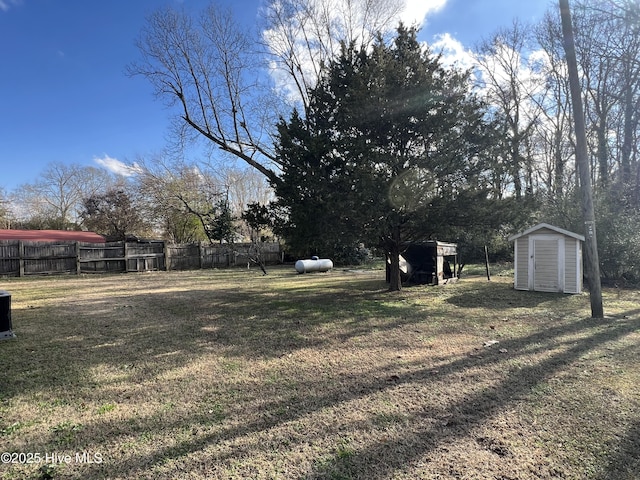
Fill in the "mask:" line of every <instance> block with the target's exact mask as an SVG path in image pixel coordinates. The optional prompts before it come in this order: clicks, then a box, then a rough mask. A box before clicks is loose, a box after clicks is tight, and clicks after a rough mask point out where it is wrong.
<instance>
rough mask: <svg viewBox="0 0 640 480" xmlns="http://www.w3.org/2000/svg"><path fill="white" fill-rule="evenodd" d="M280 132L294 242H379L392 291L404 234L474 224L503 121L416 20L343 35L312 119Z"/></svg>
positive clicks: (293, 121)
mask: <svg viewBox="0 0 640 480" xmlns="http://www.w3.org/2000/svg"><path fill="white" fill-rule="evenodd" d="M278 131H279V143H278V145H277V153H278V156H279V160H280V162H281V164H282V166H283V170H282V172H283V173H282V176H281V182H280V184H279V185H274V187H275V191H276V195H277V196H278V205H279V206H280V207H282V208H284V210H285V211H286V212H287V214H288V217H289V220H290V225H289V228H288V230H286V231H284V232H282V233H284V235H285V237H286V238H287V240H288V241H289V242H290V243H291V244H294V245H297V246H301V245H303V244H305V243H306V244H307V245H309V246H316V245H322V246H324V247H325V248H328V250H329V252H328V253H331V254H335V253H337V252H336V250H337V249H339V248H341V247H345V246H347V247H349V246H352V245H354V243H358V242H363V243H366V244H368V245H374V244H378V245H380V246H382V247H383V248H384V249H385V251H386V253H387V254H388V255H389V258H390V259H391V286H390V288H391V289H392V290H397V289H400V288H401V284H400V270H399V263H398V256H399V254H400V253H401V245H402V241H403V240H406V239H409V238H411V237H413V238H415V237H422V238H425V237H428V236H429V234H433V233H436V232H435V231H434V228H433V227H434V226H436V225H442V224H445V223H448V224H460V225H464V224H467V223H469V222H474V221H476V220H478V219H474V218H472V216H470V215H469V213H470V212H469V210H468V208H467V207H468V206H469V203H468V202H473V205H474V206H476V204H477V202H478V201H482V200H487V199H488V197H487V193H486V192H488V185H487V179H486V178H485V173H486V162H487V160H488V158H487V157H488V153H487V152H488V151H489V149H488V145H489V144H490V143H489V142H490V141H491V137H492V134H493V131H492V130H491V128H490V127H489V126H488V125H487V124H486V122H485V121H484V110H483V107H482V105H481V104H480V102H479V101H477V100H476V99H475V97H474V96H473V95H471V94H470V89H469V82H468V75H467V74H466V73H462V72H458V71H456V70H453V69H447V68H445V67H444V66H443V65H442V63H441V62H440V58H439V57H438V56H436V55H433V54H431V52H430V51H429V50H428V49H427V48H426V47H424V46H423V45H421V44H420V43H419V42H418V41H417V39H416V30H415V29H412V28H405V27H404V26H402V25H401V26H400V27H399V28H398V31H397V35H396V37H395V39H394V40H393V42H391V43H390V44H387V43H385V42H384V41H383V39H382V38H379V39H378V41H377V42H376V43H375V45H374V47H373V48H372V49H370V50H367V49H362V48H361V49H356V48H355V47H354V46H353V45H343V48H342V53H341V55H340V56H339V57H338V58H337V59H336V60H335V61H334V62H332V63H331V64H330V65H329V66H328V67H327V69H326V72H325V75H324V76H323V78H322V79H321V81H320V82H319V83H318V85H317V86H316V87H315V88H314V89H313V90H312V92H311V95H310V108H309V110H308V114H307V117H306V118H304V119H303V118H300V116H299V115H298V114H297V113H294V114H293V115H292V117H291V118H290V120H289V121H288V122H285V121H281V122H280V124H279V128H278ZM470 192H473V194H470ZM472 197H473V198H472ZM474 208H475V207H474ZM476 210H477V209H476ZM470 217H471V218H470ZM331 248H332V249H333V251H331Z"/></svg>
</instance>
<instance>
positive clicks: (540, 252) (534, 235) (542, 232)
mask: <svg viewBox="0 0 640 480" xmlns="http://www.w3.org/2000/svg"><path fill="white" fill-rule="evenodd" d="M509 241H512V242H514V262H513V263H514V288H515V289H516V290H533V291H537V292H563V293H580V292H582V242H584V236H582V235H579V234H577V233H573V232H570V231H568V230H564V229H562V228H559V227H555V226H553V225H549V224H548V223H541V224H539V225H536V226H535V227H531V228H530V229H528V230H525V231H524V232H522V233H518V234H517V235H512V236H511V237H509Z"/></svg>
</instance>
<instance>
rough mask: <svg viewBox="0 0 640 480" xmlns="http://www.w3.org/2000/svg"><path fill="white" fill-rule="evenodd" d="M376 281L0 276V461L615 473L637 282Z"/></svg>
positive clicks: (373, 475) (63, 470) (474, 473)
mask: <svg viewBox="0 0 640 480" xmlns="http://www.w3.org/2000/svg"><path fill="white" fill-rule="evenodd" d="M383 279H384V274H383V272H380V271H369V272H348V271H334V272H331V273H328V274H315V275H314V274H311V275H296V274H295V273H294V272H293V269H291V268H277V269H272V270H271V271H270V274H269V275H268V276H266V277H263V276H261V275H259V274H257V273H254V272H247V271H242V270H229V271H196V272H160V273H153V274H140V275H138V274H128V275H117V276H83V277H56V278H30V279H11V280H6V281H4V282H3V285H2V288H3V289H6V290H9V291H10V292H11V293H12V296H13V297H12V300H13V327H14V332H15V333H16V334H17V336H18V338H17V340H12V341H6V342H2V343H0V361H1V362H2V365H3V367H4V368H3V370H2V373H1V374H0V375H1V377H0V381H1V382H0V385H1V390H0V446H1V448H0V450H2V451H6V452H13V453H39V454H40V455H41V456H44V455H46V454H49V455H51V454H56V455H58V457H55V458H58V459H60V458H63V459H64V458H65V457H64V455H69V456H70V457H71V461H70V462H69V463H65V462H64V461H63V462H55V461H48V462H42V461H41V462H40V463H35V464H4V465H1V466H0V478H3V479H23V478H31V479H46V478H70V479H92V478H96V479H97V478H112V479H124V478H135V479H138V478H148V479H157V478H166V479H174V478H190V479H198V478H202V479H204V478H220V479H226V478H238V479H243V478H262V479H267V478H273V479H276V478H277V479H321V478H322V479H336V480H337V479H356V478H358V479H359V478H362V479H387V478H394V479H416V478H426V479H430V478H444V479H447V478H450V479H461V478H469V479H486V478H496V479H527V478H593V479H622V478H629V479H631V478H636V476H637V472H638V471H640V470H639V469H640V454H639V453H638V452H640V438H639V431H640V429H639V425H640V422H639V418H640V410H639V402H640V369H639V367H638V365H637V358H638V353H639V351H638V350H639V346H638V345H639V342H638V341H639V339H640V334H639V330H638V329H639V327H640V292H638V291H634V290H628V291H605V309H606V312H607V314H608V315H609V316H610V317H609V318H607V319H606V320H604V321H595V320H591V319H590V318H588V317H589V299H588V296H587V295H581V296H566V295H553V294H538V293H530V292H518V291H515V290H513V289H512V288H511V284H510V279H509V278H508V277H498V278H494V279H493V281H492V282H487V281H486V280H485V279H482V278H477V279H472V278H468V279H464V280H463V281H461V282H459V283H457V284H454V285H449V286H446V287H427V286H421V287H412V288H407V289H405V290H403V291H402V292H400V293H389V292H387V291H386V285H385V283H384V281H383ZM495 341H497V342H498V343H492V342H495ZM76 453H80V455H82V454H87V456H85V457H84V458H82V457H81V459H84V460H86V459H88V458H91V459H93V460H94V461H95V462H94V463H87V462H84V463H82V462H78V461H76V458H75V455H76ZM61 456H62V457H61ZM51 459H52V458H51V457H50V458H49V460H51ZM96 460H97V461H96ZM56 463H57V464H56Z"/></svg>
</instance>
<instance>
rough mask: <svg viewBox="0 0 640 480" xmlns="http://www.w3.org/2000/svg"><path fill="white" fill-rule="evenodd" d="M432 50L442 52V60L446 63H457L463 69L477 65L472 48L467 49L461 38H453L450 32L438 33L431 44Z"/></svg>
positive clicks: (450, 64)
mask: <svg viewBox="0 0 640 480" xmlns="http://www.w3.org/2000/svg"><path fill="white" fill-rule="evenodd" d="M431 50H432V51H433V52H437V53H442V62H443V63H444V64H445V65H449V66H453V65H455V66H456V67H458V68H460V69H462V70H467V69H469V68H472V67H473V66H475V65H476V62H475V59H474V57H473V53H472V52H471V50H467V49H466V48H465V47H464V45H463V44H462V43H461V42H460V41H459V40H456V39H455V38H453V37H452V36H451V35H450V34H449V33H444V34H441V35H437V36H436V37H435V41H434V42H433V43H432V44H431Z"/></svg>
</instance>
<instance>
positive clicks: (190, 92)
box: [128, 0, 404, 184]
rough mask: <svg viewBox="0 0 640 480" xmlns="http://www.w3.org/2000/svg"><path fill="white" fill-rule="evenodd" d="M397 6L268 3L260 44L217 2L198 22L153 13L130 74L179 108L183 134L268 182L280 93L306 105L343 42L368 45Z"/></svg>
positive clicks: (334, 0) (379, 0) (273, 177)
mask: <svg viewBox="0 0 640 480" xmlns="http://www.w3.org/2000/svg"><path fill="white" fill-rule="evenodd" d="M403 6H404V0H330V1H319V0H304V1H293V0H285V1H275V0H272V1H270V2H268V3H267V5H266V6H265V7H264V8H263V9H262V10H261V12H262V14H263V15H264V25H263V27H264V34H263V35H262V38H261V39H258V38H255V37H254V36H252V35H251V34H250V33H249V32H247V31H246V29H243V28H242V27H241V26H240V25H239V24H238V23H237V22H236V21H235V20H234V18H233V16H232V14H231V12H230V11H229V10H228V9H225V8H223V7H221V6H219V5H218V4H216V3H211V4H210V5H209V7H208V8H206V9H205V10H204V11H203V12H202V14H201V15H200V16H199V17H197V18H194V17H192V16H190V15H188V14H187V13H185V12H184V11H182V12H179V11H176V10H171V9H164V10H159V11H157V12H156V13H154V14H152V15H151V16H150V17H149V19H148V22H147V25H146V27H145V28H144V30H143V31H142V33H141V35H140V37H139V39H138V43H137V44H138V47H139V50H140V53H141V59H140V61H138V62H136V63H133V64H131V65H130V66H129V69H128V71H129V73H130V74H131V75H141V76H143V77H145V78H146V79H147V80H149V81H150V82H151V84H152V85H153V87H154V88H155V93H156V95H157V96H158V97H160V98H162V99H163V100H164V101H165V102H166V103H167V104H169V105H170V106H178V107H179V112H180V113H179V122H178V126H179V131H180V133H181V138H188V137H192V138H204V139H206V140H207V141H208V142H209V143H210V144H211V145H213V146H215V147H217V148H219V149H222V150H223V151H225V152H228V153H229V154H231V155H233V156H235V157H237V158H239V159H241V160H242V161H244V162H245V163H246V164H248V165H249V166H250V167H252V168H254V169H255V170H257V171H258V172H260V173H261V174H262V175H263V176H265V177H266V178H267V179H268V180H269V182H271V183H272V184H274V183H277V182H278V181H279V180H278V175H279V171H280V165H279V163H278V159H277V157H276V155H275V154H274V151H273V137H272V134H273V133H274V132H275V125H276V123H277V119H278V118H279V116H280V114H281V110H280V107H281V106H282V105H283V104H282V103H281V102H280V101H279V98H280V95H279V94H278V92H279V91H286V90H287V88H288V86H289V85H291V84H292V83H293V84H294V85H295V86H296V87H295V88H294V90H297V94H298V97H299V98H298V100H301V101H302V103H303V104H306V95H307V89H308V88H309V87H310V86H312V85H314V84H315V82H316V80H317V78H318V75H320V71H321V69H322V66H323V65H324V64H325V63H326V62H327V60H328V59H329V58H331V57H332V56H333V55H334V54H335V53H336V52H337V51H338V49H339V45H340V43H341V42H345V43H350V42H352V41H354V42H357V43H359V44H367V43H369V42H371V40H372V39H373V38H374V35H375V32H377V31H384V30H385V29H387V28H388V27H390V26H391V25H390V23H391V22H394V21H395V19H396V18H397V15H398V13H399V12H400V11H401V10H402V7H403ZM393 26H395V25H393ZM265 47H266V48H265ZM276 72H280V73H281V74H282V75H284V77H278V74H277V73H276ZM274 82H275V83H274ZM285 93H286V92H285ZM285 96H286V95H285ZM287 114H288V113H287ZM285 116H286V115H285Z"/></svg>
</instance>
